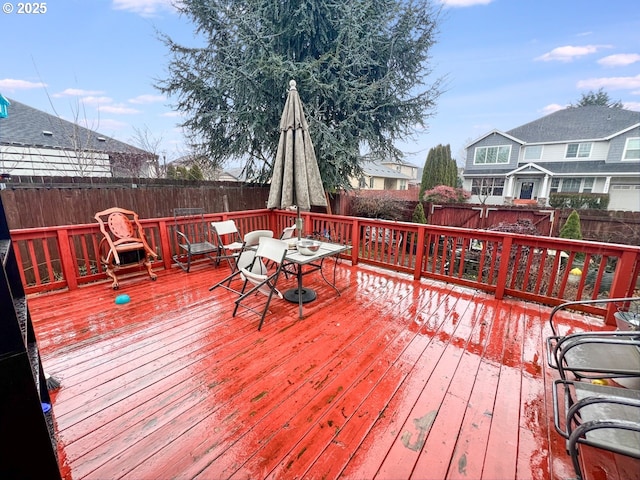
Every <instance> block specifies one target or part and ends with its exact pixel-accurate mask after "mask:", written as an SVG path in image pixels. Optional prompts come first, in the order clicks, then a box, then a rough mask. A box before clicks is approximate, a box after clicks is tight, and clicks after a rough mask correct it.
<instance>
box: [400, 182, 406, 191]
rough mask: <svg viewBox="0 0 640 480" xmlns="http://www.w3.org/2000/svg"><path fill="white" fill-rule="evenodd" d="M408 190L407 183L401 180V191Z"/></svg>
mask: <svg viewBox="0 0 640 480" xmlns="http://www.w3.org/2000/svg"><path fill="white" fill-rule="evenodd" d="M406 189H407V181H406V180H400V190H406Z"/></svg>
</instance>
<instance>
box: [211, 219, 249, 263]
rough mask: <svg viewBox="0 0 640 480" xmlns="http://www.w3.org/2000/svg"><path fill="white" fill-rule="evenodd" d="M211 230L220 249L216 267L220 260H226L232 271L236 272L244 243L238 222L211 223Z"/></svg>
mask: <svg viewBox="0 0 640 480" xmlns="http://www.w3.org/2000/svg"><path fill="white" fill-rule="evenodd" d="M211 228H212V230H213V234H214V236H215V239H216V245H217V248H218V252H217V257H216V265H219V264H220V260H222V259H226V260H227V262H228V263H229V267H231V270H232V271H233V270H235V261H236V260H237V257H238V255H239V254H240V250H242V243H243V241H242V237H241V236H240V232H239V231H238V227H236V222H234V221H233V220H224V221H221V222H211ZM232 260H233V262H232Z"/></svg>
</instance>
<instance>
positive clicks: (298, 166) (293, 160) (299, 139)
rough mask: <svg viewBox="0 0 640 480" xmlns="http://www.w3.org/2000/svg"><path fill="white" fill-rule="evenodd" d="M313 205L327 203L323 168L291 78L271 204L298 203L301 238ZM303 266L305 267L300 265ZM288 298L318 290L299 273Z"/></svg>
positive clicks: (302, 298) (307, 297)
mask: <svg viewBox="0 0 640 480" xmlns="http://www.w3.org/2000/svg"><path fill="white" fill-rule="evenodd" d="M311 205H315V206H321V207H326V206H327V200H326V197H325V195H324V188H323V186H322V178H321V177H320V169H319V168H318V162H317V160H316V153H315V150H314V149H313V143H312V142H311V136H310V135H309V124H308V123H307V119H306V118H305V116H304V109H303V107H302V101H300V96H299V95H298V90H297V89H296V82H295V80H291V81H290V82H289V95H288V96H287V101H286V102H285V104H284V110H283V111H282V117H281V118H280V141H279V142H278V150H277V152H276V158H275V161H274V165H273V177H272V178H271V188H270V189H269V200H268V201H267V208H287V207H291V206H296V207H297V208H296V210H297V212H298V216H297V221H296V226H297V229H298V239H300V237H301V231H302V219H301V218H300V210H310V209H311ZM299 268H302V267H299ZM284 298H285V299H287V300H288V301H290V302H296V303H299V305H300V317H302V304H303V303H307V302H310V301H313V300H315V298H316V293H315V292H314V291H313V290H312V289H310V288H303V287H302V276H301V274H300V275H298V288H295V289H291V290H288V291H286V292H285V293H284Z"/></svg>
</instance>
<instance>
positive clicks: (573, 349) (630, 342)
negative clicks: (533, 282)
mask: <svg viewBox="0 0 640 480" xmlns="http://www.w3.org/2000/svg"><path fill="white" fill-rule="evenodd" d="M638 300H640V298H639V297H629V298H612V299H603V300H587V301H582V302H581V301H576V302H567V303H564V304H562V305H559V306H557V307H555V308H554V309H553V310H552V312H551V315H550V318H549V322H550V323H551V329H552V331H553V332H554V335H553V336H550V337H548V338H547V340H546V343H547V364H548V365H549V366H550V367H552V368H555V369H557V370H558V371H559V373H560V377H561V378H562V379H563V380H566V379H567V375H568V373H569V372H570V373H572V374H573V375H574V376H575V377H576V378H578V379H582V378H586V379H598V378H612V379H616V378H635V377H638V378H640V332H638V331H602V332H578V333H573V334H569V335H564V336H562V335H557V329H556V326H555V325H554V323H553V322H554V317H555V314H556V313H557V312H558V311H560V310H562V309H564V308H569V307H571V306H574V305H578V304H580V305H584V304H593V303H616V304H619V305H625V304H628V303H629V302H632V301H638Z"/></svg>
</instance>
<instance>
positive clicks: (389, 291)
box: [29, 262, 634, 480]
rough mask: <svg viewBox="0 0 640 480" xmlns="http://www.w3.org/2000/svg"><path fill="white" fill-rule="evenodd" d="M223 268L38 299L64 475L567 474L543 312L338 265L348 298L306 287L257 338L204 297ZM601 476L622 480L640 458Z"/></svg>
mask: <svg viewBox="0 0 640 480" xmlns="http://www.w3.org/2000/svg"><path fill="white" fill-rule="evenodd" d="M227 273H228V267H224V266H221V267H218V268H214V267H212V266H211V265H209V264H201V265H196V266H195V267H193V269H192V271H191V272H190V273H188V274H187V273H184V272H182V271H181V270H178V269H174V270H171V271H165V272H161V273H160V275H159V277H158V280H157V281H156V282H150V281H149V280H148V279H146V278H144V277H134V278H130V279H124V280H123V281H122V282H121V290H119V291H117V292H114V291H112V290H111V289H110V288H109V285H110V284H109V283H103V284H97V285H91V286H87V287H83V288H82V289H79V290H76V291H73V292H69V293H61V294H50V295H40V296H34V297H32V298H30V299H29V305H30V311H31V314H32V317H33V319H34V323H35V328H36V334H37V336H38V340H39V346H40V349H41V352H42V356H43V363H44V367H45V370H46V371H47V372H48V373H50V374H52V375H54V376H56V377H57V378H59V379H60V380H61V381H62V387H61V388H60V390H58V391H56V392H53V403H54V405H53V408H54V414H55V420H56V426H57V429H58V437H59V455H60V458H61V460H62V462H63V467H64V468H63V473H64V474H65V479H66V480H79V479H85V478H86V479H117V478H127V479H136V480H137V479H165V478H167V479H168V478H176V479H178V478H180V479H195V478H198V479H201V480H208V479H218V478H252V479H254V478H287V479H288V478H305V479H314V478H318V479H320V478H323V479H331V478H352V479H364V478H367V479H368V478H380V479H387V478H388V479H391V478H394V479H395V478H415V479H423V478H448V479H467V480H468V479H476V478H478V479H480V478H486V479H496V478H509V479H513V478H518V479H536V480H547V479H555V478H568V477H571V476H572V474H573V469H572V466H571V463H570V459H569V457H568V456H567V455H566V453H565V452H564V451H563V449H564V442H563V441H561V439H560V437H559V435H557V434H556V432H555V431H554V430H553V424H552V423H550V422H552V406H551V398H550V390H549V389H550V382H551V381H552V379H553V378H555V372H550V371H549V370H548V369H547V368H546V366H545V353H544V348H543V344H544V338H545V337H546V336H547V335H548V334H549V331H548V325H546V318H547V316H548V314H549V309H547V308H544V307H540V306H537V305H533V304H527V303H523V302H519V301H513V300H504V301H500V300H496V299H494V298H492V297H491V296H489V295H487V294H484V293H481V292H476V291H474V290H471V289H465V288H461V287H452V286H450V285H447V284H442V283H436V282H430V281H425V280H421V281H414V280H412V279H411V278H410V277H408V276H406V275H403V274H394V273H392V272H386V271H383V270H380V269H375V268H361V267H352V266H350V265H349V264H348V263H346V262H345V263H341V264H340V265H339V266H338V269H337V284H338V288H339V289H340V291H341V295H340V296H337V295H336V293H335V291H333V290H332V289H331V288H330V287H329V286H328V285H327V284H326V283H324V281H322V280H321V279H320V277H318V278H315V275H312V276H309V277H305V283H307V282H311V283H312V286H313V288H314V289H316V290H317V293H318V300H316V301H314V302H312V303H310V304H307V305H305V308H304V313H305V318H304V319H303V320H299V319H298V306H297V304H290V303H288V302H285V301H281V300H274V301H273V302H272V304H271V306H270V309H269V310H270V312H269V314H268V315H267V317H266V320H265V323H264V326H263V329H262V331H260V332H258V331H257V325H258V322H259V317H258V316H257V315H255V314H253V313H252V312H250V311H246V310H241V311H239V312H238V314H237V315H236V316H235V317H233V316H232V312H233V300H234V299H235V298H236V296H235V294H233V293H232V292H228V291H226V290H223V289H216V290H215V291H213V292H209V291H208V288H209V286H211V285H212V284H214V283H215V282H216V281H218V280H219V279H220V278H222V277H223V276H224V275H226V274H227ZM293 285H294V279H293V278H289V279H284V280H283V283H282V285H281V289H282V290H286V289H287V288H290V287H292V286H293ZM121 293H126V294H128V295H130V297H131V302H130V303H127V304H125V305H116V304H115V303H114V299H115V297H116V295H118V294H121ZM259 299H260V297H257V298H256V300H259ZM565 318H566V320H564V319H565ZM563 321H564V323H563V326H562V328H563V329H565V330H570V329H584V328H589V324H588V323H585V322H583V321H582V320H581V319H580V317H578V316H573V315H571V314H567V315H566V317H563ZM590 321H591V322H592V323H593V320H590ZM595 466H596V470H597V469H602V468H605V467H606V468H607V469H608V471H609V472H614V473H617V474H619V478H624V477H623V476H624V475H627V474H628V473H629V471H631V469H632V468H633V466H634V464H633V463H631V464H630V463H629V462H628V461H620V460H616V459H613V460H611V459H608V460H607V459H606V458H604V459H603V458H601V456H598V457H597V461H596V462H595ZM596 473H597V472H596ZM612 478H616V477H615V476H614V477H612Z"/></svg>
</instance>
